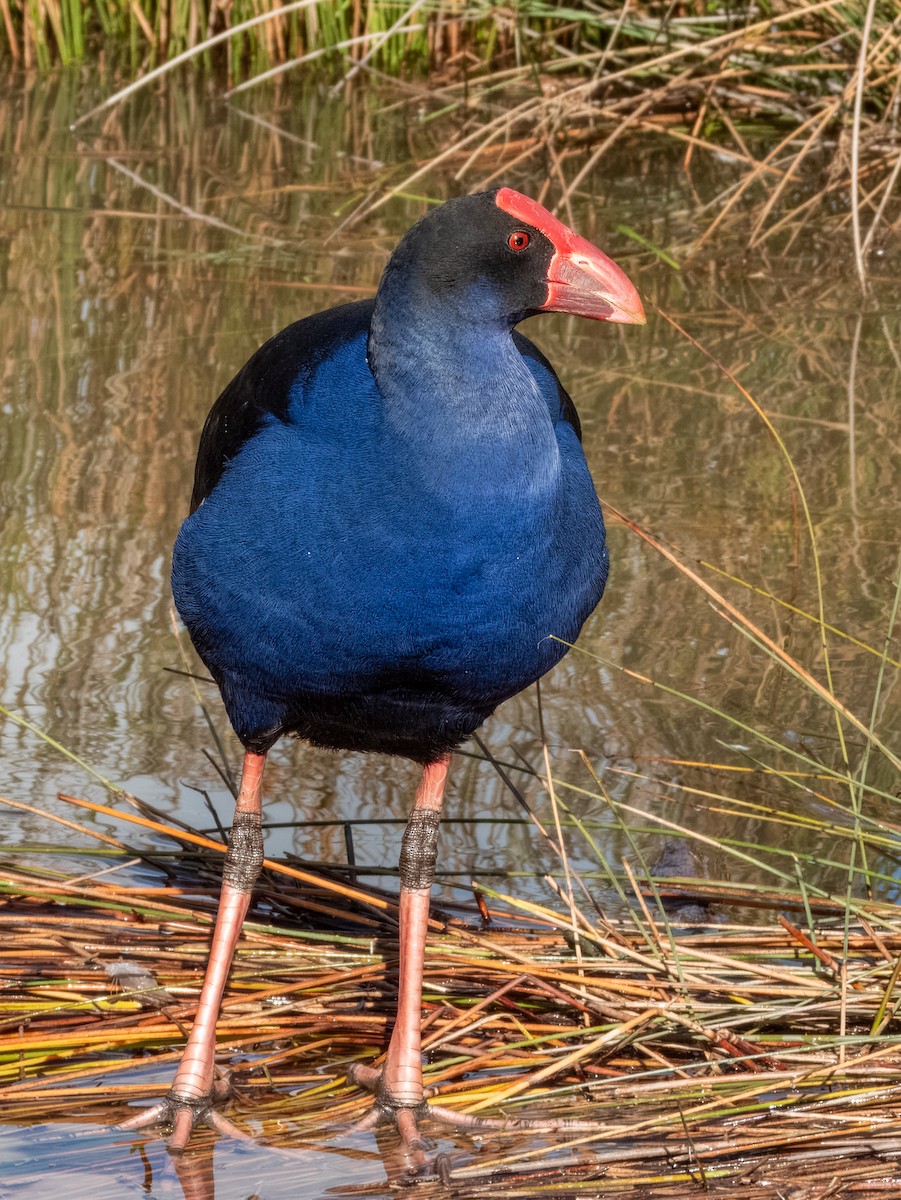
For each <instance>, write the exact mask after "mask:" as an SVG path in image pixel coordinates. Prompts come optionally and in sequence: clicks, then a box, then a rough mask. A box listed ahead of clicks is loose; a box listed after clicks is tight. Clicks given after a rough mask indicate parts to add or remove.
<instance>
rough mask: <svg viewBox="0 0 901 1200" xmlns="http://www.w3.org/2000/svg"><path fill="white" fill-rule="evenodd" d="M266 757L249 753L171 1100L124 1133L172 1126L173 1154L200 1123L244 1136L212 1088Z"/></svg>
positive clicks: (251, 874) (254, 866)
mask: <svg viewBox="0 0 901 1200" xmlns="http://www.w3.org/2000/svg"><path fill="white" fill-rule="evenodd" d="M265 763H266V756H265V755H264V754H253V753H252V752H251V751H249V750H248V751H247V753H246V754H245V755H244V768H243V771H242V773H241V789H240V791H239V793H238V799H237V802H236V804H235V816H234V821H233V823H232V828H231V833H230V834H229V839H228V853H227V854H226V856H225V865H224V867H223V870H222V892H221V894H220V897H219V909H218V912H217V914H216V927H215V929H214V931H213V941H212V945H211V947H210V957H209V962H208V964H207V969H206V975H205V976H204V980H203V987H202V989H201V992H200V1000H199V1002H198V1005H197V1013H196V1016H195V1017H194V1024H193V1026H192V1027H191V1033H190V1036H189V1037H188V1044H187V1045H186V1046H185V1052H184V1054H183V1055H182V1059H181V1062H180V1063H179V1066H178V1070H177V1071H176V1073H175V1079H174V1080H173V1083H172V1088H171V1090H170V1092H169V1095H168V1096H167V1097H166V1099H165V1100H164V1101H163V1102H162V1103H161V1104H158V1105H156V1106H155V1107H154V1108H152V1109H150V1110H149V1111H147V1112H143V1113H141V1114H140V1115H139V1116H137V1117H133V1118H132V1119H131V1120H130V1121H126V1122H124V1123H123V1125H122V1126H121V1128H123V1129H140V1128H142V1127H143V1126H146V1125H152V1124H155V1123H156V1122H157V1121H159V1120H166V1121H171V1123H172V1136H171V1138H170V1139H169V1148H170V1149H171V1150H183V1149H184V1147H185V1146H186V1145H187V1143H188V1139H189V1137H190V1136H191V1130H192V1129H193V1127H194V1125H195V1124H197V1123H198V1121H200V1120H201V1119H207V1120H209V1121H210V1123H211V1124H213V1125H214V1126H215V1127H216V1128H219V1129H221V1130H223V1131H226V1132H229V1133H232V1134H236V1135H238V1136H241V1135H240V1131H239V1130H237V1128H236V1127H235V1126H233V1125H231V1123H230V1122H227V1121H226V1120H225V1118H223V1117H221V1116H220V1115H219V1114H218V1113H215V1112H213V1110H212V1105H213V1101H214V1100H215V1099H217V1098H218V1093H219V1091H221V1089H218V1090H217V1088H216V1087H215V1086H214V1082H213V1074H214V1070H215V1060H216V1020H217V1018H218V1016H219V1006H220V1004H221V1003H222V995H223V992H224V991H225V984H226V980H227V979H228V973H229V971H230V969H231V963H232V957H233V956H234V953H235V947H236V946H237V944H238V939H239V938H240V936H241V927H242V925H243V923H244V917H245V916H246V914H247V908H248V905H249V904H250V896H251V893H252V891H253V885H254V883H255V882H256V879H257V876H258V875H259V873H260V866H261V865H262V861H263V835H262V829H261V825H262V782H263V767H264V766H265Z"/></svg>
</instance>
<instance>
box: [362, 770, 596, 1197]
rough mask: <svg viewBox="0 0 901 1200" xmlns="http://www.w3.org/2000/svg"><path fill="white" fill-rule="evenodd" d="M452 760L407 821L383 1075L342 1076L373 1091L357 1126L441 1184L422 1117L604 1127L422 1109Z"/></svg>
mask: <svg viewBox="0 0 901 1200" xmlns="http://www.w3.org/2000/svg"><path fill="white" fill-rule="evenodd" d="M449 766H450V755H447V756H445V757H443V758H440V759H439V760H438V761H437V762H434V763H429V764H428V765H427V766H425V767H423V771H422V779H421V781H420V784H419V790H418V792H417V793H416V803H415V805H414V807H413V811H412V813H411V814H410V819H409V821H408V822H407V828H406V830H405V832H404V838H403V843H402V846H401V852H400V931H399V942H400V979H399V985H398V996H397V1020H396V1021H395V1024H394V1030H393V1031H392V1034H391V1040H390V1042H389V1043H388V1053H387V1055H386V1056H385V1063H384V1066H383V1067H382V1068H381V1070H377V1069H375V1068H373V1067H364V1066H362V1065H361V1064H360V1063H355V1064H354V1065H353V1066H351V1067H350V1069H349V1070H348V1072H347V1077H348V1079H349V1080H350V1082H351V1083H357V1084H359V1085H360V1086H362V1087H365V1088H366V1089H367V1090H368V1091H370V1092H373V1093H375V1103H374V1105H373V1107H372V1110H371V1111H370V1112H369V1113H368V1114H367V1115H366V1116H365V1117H364V1118H363V1120H362V1121H360V1122H358V1123H357V1125H356V1126H355V1127H354V1128H355V1129H356V1130H364V1129H374V1128H376V1127H377V1126H381V1125H386V1124H393V1125H394V1126H395V1127H396V1129H397V1132H398V1133H399V1134H400V1137H401V1142H402V1155H403V1159H404V1161H405V1162H406V1164H407V1167H408V1171H409V1173H411V1174H422V1173H425V1172H429V1171H435V1172H436V1173H437V1174H439V1175H441V1176H442V1178H446V1176H447V1173H448V1170H449V1163H448V1159H447V1155H444V1154H441V1155H438V1156H437V1158H435V1159H434V1160H432V1159H431V1158H430V1157H429V1154H428V1150H427V1146H426V1144H425V1142H424V1141H423V1139H422V1136H421V1134H420V1132H419V1122H420V1121H422V1120H423V1119H425V1118H427V1117H428V1118H431V1119H433V1120H436V1121H439V1122H441V1124H443V1125H449V1126H451V1127H453V1128H456V1129H460V1130H463V1131H464V1132H467V1133H487V1132H498V1133H502V1132H507V1133H512V1132H516V1131H521V1132H530V1133H557V1132H563V1131H566V1132H570V1133H577V1132H581V1133H588V1132H593V1131H595V1130H597V1129H599V1128H601V1126H600V1124H599V1123H598V1122H596V1121H580V1120H571V1119H569V1118H560V1119H556V1120H555V1119H550V1120H541V1119H537V1120H535V1119H530V1118H518V1117H482V1116H471V1115H469V1114H467V1113H461V1112H456V1111H455V1110H454V1109H451V1108H444V1107H440V1106H438V1105H436V1104H429V1103H427V1100H426V1097H427V1095H428V1094H429V1092H427V1090H426V1088H425V1087H424V1086H423V1081H422V1056H421V1048H420V1020H421V1015H422V978H423V967H424V958H425V942H426V935H427V933H428V924H429V895H430V893H431V889H432V881H433V880H434V877H435V859H436V855H437V848H438V826H439V822H440V819H441V802H442V799H443V796H444V785H445V782H446V780H447V772H448V767H449Z"/></svg>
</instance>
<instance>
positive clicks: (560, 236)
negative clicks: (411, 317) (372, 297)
mask: <svg viewBox="0 0 901 1200" xmlns="http://www.w3.org/2000/svg"><path fill="white" fill-rule="evenodd" d="M398 287H402V288H403V291H404V294H405V297H406V298H407V300H408V301H409V302H411V303H412V304H414V305H415V306H417V307H419V306H425V307H427V308H429V309H433V308H434V307H436V306H437V307H440V308H441V309H443V310H444V311H445V312H446V313H447V314H448V317H449V318H450V317H451V314H452V319H454V320H458V321H472V322H473V323H475V324H479V325H485V324H496V323H500V324H504V325H506V326H508V327H512V326H513V325H515V324H516V322H517V321H521V320H522V319H523V318H524V317H527V316H530V315H531V314H533V313H538V312H572V313H578V314H580V315H582V316H586V317H593V318H595V319H596V320H602V321H617V322H620V323H630V324H640V323H643V322H644V311H643V309H642V306H641V301H640V299H639V298H638V293H637V292H636V290H635V288H634V287H633V285H632V283H631V282H630V281H629V279H628V278H627V277H626V275H625V274H624V273H623V272H622V271H621V270H620V269H619V267H617V266H616V264H615V263H613V262H612V261H611V260H610V259H609V258H607V256H606V255H605V254H603V253H602V252H601V251H600V250H598V249H597V247H596V246H593V245H592V244H591V243H590V242H588V241H586V240H585V239H584V238H581V237H579V236H578V234H576V233H574V232H573V231H572V230H571V229H568V228H567V227H566V226H565V225H563V224H562V222H560V221H558V220H557V218H556V217H554V216H553V215H552V214H551V213H549V212H548V211H547V210H546V209H544V208H542V207H541V205H540V204H538V203H536V201H534V200H530V199H529V198H528V197H527V196H523V195H522V194H521V193H519V192H515V191H513V190H512V189H511V188H500V189H498V190H497V191H493V192H481V193H479V194H477V195H474V196H461V197H459V198H457V199H454V200H448V201H447V202H446V203H445V204H442V205H441V206H440V207H439V208H436V209H434V210H433V211H432V212H430V213H428V214H427V215H426V216H425V217H423V218H422V220H420V221H418V222H417V224H416V225H414V226H413V227H412V229H410V230H409V232H408V233H407V234H406V235H405V236H404V238H403V240H402V241H401V242H400V244H399V245H398V247H397V249H396V250H395V251H394V254H393V255H392V256H391V260H390V262H389V263H388V266H387V268H386V270H385V274H384V276H383V279H382V283H381V285H380V288H379V293H380V297H381V296H383V295H384V294H385V293H388V292H390V293H394V292H395V291H396V289H397V288H398Z"/></svg>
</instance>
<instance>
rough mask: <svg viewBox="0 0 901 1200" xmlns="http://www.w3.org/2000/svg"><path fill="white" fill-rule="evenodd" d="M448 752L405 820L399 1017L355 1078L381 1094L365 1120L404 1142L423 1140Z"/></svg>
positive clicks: (429, 771) (430, 768)
mask: <svg viewBox="0 0 901 1200" xmlns="http://www.w3.org/2000/svg"><path fill="white" fill-rule="evenodd" d="M449 766H450V755H449V754H448V755H445V756H444V757H442V758H440V759H439V760H438V761H437V762H434V763H429V764H428V765H427V766H425V767H423V771H422V779H421V781H420V784H419V790H418V791H417V793H416V803H415V805H414V807H413V811H412V813H411V814H410V819H409V821H408V822H407V828H406V831H405V832H404V840H403V845H402V847H401V855H400V935H399V936H400V982H399V989H398V997H397V1019H396V1021H395V1023H394V1031H393V1032H392V1034H391V1041H390V1043H389V1045H388V1054H387V1057H386V1059H385V1065H384V1067H383V1068H382V1069H381V1071H377V1070H374V1069H373V1068H371V1067H362V1066H356V1067H354V1068H352V1070H351V1078H352V1079H354V1080H355V1081H356V1082H358V1083H361V1084H363V1085H364V1086H366V1087H368V1088H370V1089H371V1090H373V1091H376V1093H377V1099H376V1107H375V1109H374V1110H373V1113H372V1114H371V1115H370V1117H368V1118H367V1119H366V1121H364V1122H363V1124H364V1126H367V1127H368V1126H372V1125H374V1124H376V1123H377V1122H378V1121H379V1120H393V1121H394V1123H395V1124H396V1125H397V1128H398V1130H399V1131H400V1133H401V1136H402V1137H403V1139H404V1142H405V1143H406V1144H407V1145H408V1146H409V1147H410V1148H411V1149H412V1148H417V1149H418V1148H419V1146H420V1145H421V1142H420V1138H419V1132H418V1129H417V1126H416V1118H417V1117H418V1116H420V1115H422V1113H423V1112H424V1111H425V1091H424V1088H423V1084H422V1056H421V1050H420V1021H421V1017H422V975H423V964H424V957H425V941H426V934H427V933H428V923H429V895H430V892H431V889H432V880H433V879H434V875H435V855H436V849H437V844H438V825H439V821H440V819H441V802H442V799H443V797H444V785H445V782H446V780H447V772H448V767H449Z"/></svg>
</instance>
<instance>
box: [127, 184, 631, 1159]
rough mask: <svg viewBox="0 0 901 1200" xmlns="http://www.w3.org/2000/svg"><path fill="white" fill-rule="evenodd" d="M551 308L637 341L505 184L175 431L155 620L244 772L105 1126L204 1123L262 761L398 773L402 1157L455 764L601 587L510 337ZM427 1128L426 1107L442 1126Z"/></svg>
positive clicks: (389, 1099)
mask: <svg viewBox="0 0 901 1200" xmlns="http://www.w3.org/2000/svg"><path fill="white" fill-rule="evenodd" d="M545 312H562V313H573V314H577V315H579V316H583V317H587V318H591V319H594V320H598V321H607V322H611V323H615V324H644V323H645V316H644V310H643V307H642V302H641V299H640V298H639V295H638V292H637V290H636V289H635V287H634V285H633V284H632V282H631V281H630V280H629V278H628V277H627V276H626V274H625V273H624V272H623V271H622V270H621V269H620V267H618V266H617V265H616V264H615V263H614V262H613V261H612V260H611V259H610V258H608V257H607V255H605V254H604V253H603V252H602V251H601V250H599V249H598V248H597V247H596V246H594V245H593V244H592V243H591V242H589V241H587V240H586V239H585V238H583V237H581V236H580V235H578V234H577V233H575V232H574V231H573V230H572V229H570V228H569V227H568V226H566V225H565V224H563V223H562V222H561V221H560V220H559V219H558V218H557V217H555V216H554V215H553V214H552V213H551V212H549V211H548V210H547V209H546V208H544V207H543V206H542V205H540V204H539V203H538V202H537V201H535V200H533V199H531V198H529V197H528V196H525V195H523V194H522V193H520V192H518V191H516V190H514V189H513V188H510V187H501V188H497V189H495V190H492V191H487V192H481V193H478V194H473V195H466V196H460V197H456V198H453V199H450V200H448V201H446V202H445V203H443V204H441V205H440V206H438V207H436V208H434V209H431V210H430V211H429V212H427V213H426V215H425V216H423V217H422V218H420V220H419V221H417V222H416V223H415V224H414V225H413V226H412V227H411V228H410V229H409V230H408V231H407V233H406V234H405V235H404V237H403V238H402V239H401V241H400V242H399V243H398V245H397V246H396V248H395V249H394V251H393V253H392V254H391V256H390V258H389V260H388V263H387V265H386V267H385V269H384V273H383V275H382V277H381V280H380V283H379V285H378V289H377V292H376V295H375V297H374V298H373V299H369V300H363V301H358V302H354V303H349V304H343V305H340V306H338V307H335V308H331V309H328V310H327V311H324V312H320V313H316V314H314V315H312V316H308V317H306V318H304V319H302V320H299V321H297V322H295V323H294V324H292V325H289V326H288V327H287V328H286V329H284V330H282V331H281V332H280V333H278V334H276V335H275V336H274V337H273V338H271V339H270V340H269V341H267V342H266V343H265V345H263V346H262V347H261V348H260V349H259V350H257V351H256V353H255V354H254V355H253V356H252V357H251V358H250V359H249V360H248V362H247V363H246V364H245V365H244V366H243V367H242V368H241V370H240V371H239V372H238V374H237V375H236V376H235V378H234V379H233V380H232V381H231V383H229V384H228V386H227V387H226V388H225V390H224V391H223V392H222V394H221V395H220V396H219V398H218V400H216V402H215V404H214V405H213V407H212V409H211V410H210V413H209V415H208V417H207V419H206V423H205V425H204V427H203V431H202V434H201V437H200V444H199V449H198V454H197V461H196V467H195V474H194V488H193V494H192V498H191V512H190V515H189V516H188V517H187V519H186V520H185V521H184V523H183V524H182V526H181V528H180V531H179V533H178V537H177V540H176V543H175V547H174V552H173V562H172V589H173V594H174V598H175V603H176V607H177V609H178V612H179V613H180V615H181V618H182V620H183V621H184V623H185V625H186V627H187V629H188V632H189V634H190V637H191V640H192V642H193V644H194V646H195V648H196V650H197V652H198V654H199V656H200V658H201V659H202V660H203V662H204V663H205V665H206V667H207V668H208V670H209V671H210V673H211V675H212V677H213V679H214V680H215V682H216V683H217V684H218V687H219V690H220V692H221V696H222V700H223V702H224V705H225V710H226V712H227V714H228V718H229V720H230V722H231V724H232V726H233V728H234V730H235V732H236V734H237V736H238V738H239V739H240V741H241V743H242V746H243V750H244V758H243V768H242V774H241V782H240V788H239V792H238V796H237V800H236V806H235V815H234V819H233V822H232V825H231V829H230V833H229V838H228V847H227V853H226V856H225V863H224V867H223V879H222V889H221V895H220V900H219V906H218V913H217V919H216V924H215V929H214V934H213V941H212V946H211V951H210V958H209V962H208V966H207V971H206V975H205V979H204V983H203V986H202V990H201V995H200V999H199V1003H198V1008H197V1014H196V1017H195V1020H194V1023H193V1026H192V1028H191V1031H190V1035H189V1038H188V1041H187V1044H186V1047H185V1051H184V1054H183V1057H182V1059H181V1062H180V1065H179V1066H178V1068H177V1071H176V1075H175V1078H174V1082H173V1084H172V1087H171V1090H170V1091H169V1093H168V1095H167V1096H166V1097H165V1099H164V1100H163V1101H161V1102H160V1103H159V1104H156V1105H155V1106H154V1107H152V1108H151V1109H149V1110H145V1111H143V1112H142V1113H141V1114H139V1115H138V1116H137V1117H134V1118H132V1119H131V1121H129V1122H126V1127H128V1128H140V1127H142V1126H147V1125H150V1124H153V1123H157V1122H163V1123H167V1124H169V1125H170V1126H171V1134H170V1141H169V1146H170V1149H171V1150H175V1151H179V1150H181V1149H183V1148H184V1146H185V1145H186V1144H187V1142H188V1141H189V1139H190V1136H191V1132H192V1130H193V1128H194V1127H195V1126H196V1125H197V1124H198V1123H200V1122H202V1121H208V1122H210V1123H211V1124H213V1125H214V1126H215V1127H216V1128H217V1129H219V1130H221V1131H223V1132H231V1133H234V1132H236V1130H235V1127H234V1126H233V1125H232V1124H231V1123H230V1122H229V1121H227V1119H226V1118H225V1117H224V1116H223V1115H222V1114H221V1113H220V1112H218V1111H217V1108H216V1103H217V1102H218V1100H219V1099H220V1094H221V1091H222V1089H221V1086H220V1085H217V1084H216V1083H215V1082H214V1071H215V1027H216V1020H217V1016H218V1011H219V1006H220V1002H221V999H222V995H223V991H224V988H225V983H226V979H227V975H228V971H229V969H230V964H231V960H232V957H233V953H234V948H235V945H236V943H237V940H238V937H239V935H240V930H241V925H242V922H243V920H244V917H245V914H246V912H247V908H248V905H249V902H250V897H251V892H252V889H253V886H254V883H255V881H256V879H257V876H258V874H259V871H260V868H261V864H262V860H263V835H262V828H261V825H262V778H263V768H264V764H265V761H266V755H267V753H268V751H269V750H270V748H271V747H272V746H273V745H274V744H275V742H276V741H278V739H279V738H281V737H283V736H286V735H294V736H297V737H299V738H302V739H304V740H305V741H306V742H308V743H311V744H312V745H314V746H319V747H325V748H328V749H332V750H338V751H364V752H370V753H380V754H387V755H395V756H399V757H401V758H406V759H412V760H413V761H414V762H416V763H417V764H419V766H420V767H421V776H420V782H419V786H418V790H417V793H416V796H415V800H414V803H413V808H412V811H411V813H410V817H409V821H408V823H407V825H406V828H405V831H404V834H403V839H402V843H401V850H400V860H399V875H400V899H399V953H400V967H399V993H398V1001H397V1015H396V1020H395V1023H394V1027H393V1032H392V1034H391V1037H390V1040H389V1045H388V1049H387V1054H386V1057H385V1061H384V1065H383V1066H382V1068H381V1070H375V1069H374V1068H371V1067H364V1066H361V1065H358V1066H357V1067H356V1068H355V1069H354V1070H352V1071H351V1072H350V1073H349V1074H350V1077H351V1078H352V1079H353V1080H354V1081H356V1082H357V1083H359V1084H361V1085H364V1086H366V1087H368V1088H369V1089H370V1090H371V1091H373V1092H374V1093H375V1102H374V1105H373V1109H372V1112H371V1122H370V1123H371V1124H373V1125H374V1124H376V1123H377V1122H380V1121H388V1122H391V1123H393V1124H394V1125H395V1126H396V1128H397V1130H398V1132H399V1133H400V1135H401V1138H402V1140H403V1143H404V1144H405V1145H408V1146H409V1147H410V1148H411V1149H413V1150H415V1151H417V1152H420V1149H421V1147H422V1145H423V1142H422V1139H421V1136H420V1133H419V1125H420V1122H421V1121H422V1119H423V1117H424V1116H425V1115H426V1112H427V1100H426V1093H425V1089H424V1086H423V1078H422V1065H421V1054H420V1019H421V993H422V976H423V955H424V948H425V937H426V930H427V926H428V916H429V895H430V889H431V886H432V882H433V879H434V874H435V864H436V858H437V840H438V831H439V822H440V817H441V809H442V801H443V795H444V790H445V783H446V779H447V775H448V770H449V767H450V763H451V756H452V754H453V752H454V751H455V750H456V749H457V748H458V747H459V746H460V745H461V744H462V743H463V742H464V741H466V739H467V738H468V737H470V736H471V735H472V734H473V733H474V731H475V730H476V729H478V727H479V726H480V725H481V724H482V723H483V722H484V721H485V720H486V719H487V718H488V717H489V716H490V714H491V713H492V712H493V711H494V709H495V708H496V707H497V706H498V705H499V704H501V703H502V702H503V701H505V700H507V699H508V698H510V697H511V696H514V695H516V694H517V693H518V692H521V691H522V690H523V689H525V688H527V687H528V686H529V685H530V684H532V683H533V682H534V681H536V680H537V679H539V678H540V677H541V676H542V675H544V674H545V673H546V672H547V671H549V670H550V669H551V667H553V666H554V665H555V664H556V663H557V662H558V661H559V660H560V659H561V658H562V657H563V655H564V654H565V652H566V650H567V648H568V644H570V643H572V642H574V641H575V639H576V637H577V635H578V633H579V630H580V629H581V627H582V624H583V623H584V621H585V620H586V618H587V617H588V616H589V614H590V613H591V612H592V611H593V610H594V608H595V606H596V605H597V603H598V601H599V600H600V599H601V595H602V593H603V591H604V586H605V583H606V581H607V574H608V551H607V546H606V539H605V530H604V520H603V516H602V512H601V506H600V503H599V500H598V497H597V493H596V491H595V487H594V483H593V480H592V477H591V475H590V473H589V469H588V466H587V463H586V459H585V455H584V453H583V450H582V445H581V430H580V425H579V418H578V415H577V412H576V408H575V405H574V404H573V401H572V399H571V398H570V396H569V395H568V393H567V392H566V390H565V389H564V387H563V385H562V384H561V382H560V380H559V379H558V377H557V375H556V372H555V371H554V368H553V367H552V366H551V363H550V362H549V361H548V359H547V358H546V357H545V356H544V354H543V353H542V352H541V351H540V350H539V349H538V348H537V347H536V346H535V345H534V344H533V343H532V342H531V341H530V340H528V339H527V338H526V337H524V336H523V335H522V334H520V333H518V332H517V331H516V330H515V326H516V325H517V324H518V323H519V322H520V321H522V320H523V319H524V318H525V317H528V316H532V315H535V314H539V313H545ZM442 1111H443V1110H442Z"/></svg>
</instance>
